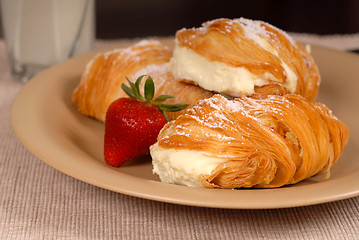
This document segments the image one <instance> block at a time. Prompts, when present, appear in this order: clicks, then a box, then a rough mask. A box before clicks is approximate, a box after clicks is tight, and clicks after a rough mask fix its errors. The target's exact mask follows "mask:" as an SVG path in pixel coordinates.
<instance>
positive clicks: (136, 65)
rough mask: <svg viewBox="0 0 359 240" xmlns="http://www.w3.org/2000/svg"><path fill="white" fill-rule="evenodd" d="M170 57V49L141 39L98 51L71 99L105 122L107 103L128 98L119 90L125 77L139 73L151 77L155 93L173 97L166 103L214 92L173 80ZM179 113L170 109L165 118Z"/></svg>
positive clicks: (80, 107) (90, 114)
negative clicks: (129, 44) (127, 45)
mask: <svg viewBox="0 0 359 240" xmlns="http://www.w3.org/2000/svg"><path fill="white" fill-rule="evenodd" d="M171 56H172V53H171V51H170V50H169V49H168V48H167V47H166V46H164V45H163V44H161V43H160V42H159V41H157V40H143V41H140V42H139V43H137V44H134V45H132V46H130V47H127V48H122V49H115V50H112V51H108V52H105V53H100V54H98V55H97V56H96V57H94V58H93V59H92V60H91V61H90V62H89V63H88V64H87V66H86V70H85V72H84V73H83V75H82V78H81V81H80V83H79V85H78V86H77V88H76V89H75V91H74V92H73V96H72V99H73V102H74V103H75V105H77V107H78V109H79V110H80V111H81V112H82V113H83V114H85V115H87V116H90V117H93V118H96V119H98V120H100V121H102V122H104V121H105V116H106V111H107V109H108V107H109V106H110V104H111V103H112V102H113V101H114V100H116V99H117V98H120V97H127V95H126V94H125V92H124V91H123V90H122V89H121V84H122V83H126V82H127V80H126V77H128V78H129V79H130V80H131V81H133V82H134V81H135V80H136V79H137V78H138V77H139V76H141V75H150V76H151V77H152V78H153V81H154V83H155V86H156V94H155V95H156V96H158V95H162V94H167V95H173V96H175V98H174V99H169V100H168V101H167V102H166V103H168V104H173V103H188V104H194V103H196V102H197V101H198V100H200V99H204V98H208V97H211V96H212V95H213V93H212V92H209V91H206V90H204V89H202V88H200V87H198V86H194V85H192V84H188V83H185V82H182V81H178V80H177V79H175V78H174V76H173V74H172V73H171V71H170V70H169V68H168V62H169V60H170V58H171ZM142 84H144V82H143V83H142ZM142 88H143V87H142V86H141V87H140V89H142ZM156 96H155V97H156ZM181 112H182V111H179V112H170V113H168V117H169V119H170V120H171V119H174V118H176V116H178V115H179V114H181Z"/></svg>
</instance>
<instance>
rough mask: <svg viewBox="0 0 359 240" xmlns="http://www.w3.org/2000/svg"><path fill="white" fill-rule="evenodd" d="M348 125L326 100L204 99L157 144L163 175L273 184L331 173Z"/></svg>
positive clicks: (201, 181)
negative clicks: (317, 101)
mask: <svg viewBox="0 0 359 240" xmlns="http://www.w3.org/2000/svg"><path fill="white" fill-rule="evenodd" d="M348 135H349V133H348V129H347V127H346V126H345V124H343V123H342V122H340V121H339V120H338V119H337V118H336V117H334V116H333V115H332V112H331V111H330V110H329V109H328V108H327V107H326V106H324V105H322V104H320V103H312V102H309V101H308V100H306V99H305V98H304V97H302V96H299V95H295V94H287V95H284V96H280V95H273V96H269V97H268V98H266V99H253V98H250V97H241V98H238V99H235V100H228V99H226V98H224V97H222V96H220V95H215V96H213V97H211V98H209V99H205V100H201V101H199V103H198V104H197V105H195V106H193V107H192V108H190V109H188V110H187V111H186V112H185V113H184V114H183V115H181V116H179V117H178V118H177V119H176V120H174V121H171V122H169V123H167V124H166V125H165V126H164V128H163V129H162V130H161V132H160V134H159V136H158V141H157V142H156V143H155V144H154V145H152V146H151V156H152V160H153V161H152V163H153V172H154V173H156V174H158V175H159V177H160V179H161V181H163V182H166V183H175V184H180V185H187V186H203V187H208V188H229V189H233V188H274V187H280V186H283V185H287V184H294V183H297V182H300V181H302V180H304V179H307V178H309V177H311V176H314V175H316V174H319V173H325V174H327V175H329V170H330V168H331V167H332V166H333V164H334V163H335V162H336V161H337V159H338V157H339V155H340V154H341V153H342V151H343V148H344V146H345V145H346V143H347V141H348Z"/></svg>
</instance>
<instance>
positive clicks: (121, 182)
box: [11, 45, 359, 209]
mask: <svg viewBox="0 0 359 240" xmlns="http://www.w3.org/2000/svg"><path fill="white" fill-rule="evenodd" d="M122 46H123V45H122ZM312 50H313V55H314V58H315V60H316V61H317V63H318V65H319V69H320V71H321V74H322V84H321V89H320V96H319V100H320V101H321V102H323V103H325V104H326V105H327V106H328V107H330V108H331V109H332V110H333V112H334V113H335V115H336V116H337V117H338V118H339V119H341V120H342V121H343V122H345V123H346V124H347V125H348V127H349V130H350V134H351V137H350V140H349V144H348V146H347V147H346V149H345V151H344V154H343V155H342V157H341V159H339V161H338V163H337V164H336V165H335V166H334V167H333V168H332V172H331V173H332V174H331V178H330V179H329V180H323V179H320V178H318V177H317V178H316V177H314V178H311V179H308V180H305V181H303V182H301V183H299V184H296V185H293V186H288V187H283V188H278V189H255V190H218V189H205V188H191V187H185V186H177V185H171V184H165V183H161V182H159V180H158V177H157V176H156V175H153V174H152V165H151V162H150V159H142V160H139V161H137V162H134V163H132V164H129V165H127V166H124V167H121V168H118V169H116V168H111V167H109V166H107V165H106V164H105V162H104V161H103V150H102V148H103V134H104V125H103V124H101V123H99V122H97V121H95V120H93V119H90V118H87V117H85V116H83V115H82V114H80V113H79V112H78V111H77V109H76V107H75V106H74V104H73V103H72V102H71V94H72V91H73V90H74V88H75V87H76V85H77V84H78V82H79V80H80V76H81V73H82V72H83V70H84V68H85V64H86V63H87V62H88V60H89V59H90V58H91V57H92V56H93V55H94V54H95V53H90V54H87V55H83V56H80V57H77V58H73V59H70V60H68V61H65V62H63V63H60V64H58V65H55V66H53V67H51V68H49V69H47V70H46V71H44V72H42V73H41V74H39V75H38V76H37V77H35V78H34V79H32V80H31V81H30V82H29V83H28V84H26V85H25V86H24V88H23V89H22V91H21V92H20V93H19V95H18V96H17V97H16V99H15V101H14V103H13V106H12V112H11V123H12V127H13V129H14V132H15V134H16V135H17V137H18V138H19V139H20V141H21V142H22V143H23V144H24V145H25V147H27V148H28V149H29V150H30V151H31V152H32V153H33V154H35V155H36V156H37V157H39V158H40V159H41V160H43V161H44V162H46V163H47V164H49V165H50V166H52V167H54V168H56V169H58V170H59V171H61V172H63V173H65V174H68V175H70V176H72V177H74V178H77V179H79V180H81V181H84V182H87V183H90V184H93V185H95V186H98V187H101V188H105V189H108V190H112V191H115V192H119V193H123V194H128V195H131V196H136V197H141V198H145V199H152V200H156V201H162V202H169V203H176V204H183V205H191V206H201V207H215V208H242V209H260V208H284V207H295V206H305V205H311V204H318V203H325V202H330V201H335V200H340V199H345V198H350V197H354V196H358V195H359V154H358V152H359V143H358V141H359V128H358V124H359V111H358V109H359V97H358V96H359V92H358V89H359V81H358V80H359V56H358V55H355V54H351V53H344V52H339V51H333V50H328V49H324V48H319V47H313V48H312Z"/></svg>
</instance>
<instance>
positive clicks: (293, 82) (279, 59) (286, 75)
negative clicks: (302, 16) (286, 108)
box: [171, 18, 320, 101]
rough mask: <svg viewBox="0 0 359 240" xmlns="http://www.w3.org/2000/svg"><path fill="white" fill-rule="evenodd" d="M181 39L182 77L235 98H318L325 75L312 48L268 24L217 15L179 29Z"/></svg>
mask: <svg viewBox="0 0 359 240" xmlns="http://www.w3.org/2000/svg"><path fill="white" fill-rule="evenodd" d="M175 41H176V43H175V48H174V52H173V57H172V60H171V62H172V67H173V73H174V75H175V77H176V78H179V79H185V80H186V81H189V82H193V83H195V84H198V85H199V86H201V87H203V88H204V89H207V90H210V91H215V92H219V93H224V94H228V95H231V96H233V97H239V96H252V97H256V98H262V97H265V96H267V95H271V94H276V95H278V94H280V95H283V94H288V93H295V94H299V95H302V96H304V97H305V98H307V99H308V100H310V101H313V100H314V99H315V98H316V95H317V92H318V87H319V82H320V76H319V72H318V69H317V66H316V64H315V62H314V61H313V59H312V57H311V55H310V49H309V47H304V46H302V45H301V44H299V43H297V42H295V41H294V40H293V39H292V38H291V37H290V36H288V35H287V34H286V33H285V32H284V31H282V30H279V29H277V28H276V27H274V26H272V25H270V24H268V23H265V22H262V21H254V20H249V19H245V18H239V19H234V20H230V19H217V20H213V21H209V22H205V23H204V24H203V25H202V27H200V28H192V29H182V30H179V31H177V33H176V40H175Z"/></svg>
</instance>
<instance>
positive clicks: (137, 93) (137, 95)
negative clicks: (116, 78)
mask: <svg viewBox="0 0 359 240" xmlns="http://www.w3.org/2000/svg"><path fill="white" fill-rule="evenodd" d="M139 78H141V77H139ZM139 78H138V79H139ZM126 79H127V81H128V83H129V84H130V87H131V90H132V92H133V94H134V95H135V98H136V99H137V100H139V101H143V100H144V99H143V97H142V95H141V93H140V89H139V88H137V87H136V84H137V81H138V79H137V80H136V84H135V83H133V82H131V81H130V80H129V79H128V78H127V77H126ZM141 79H142V78H141ZM139 82H141V80H140V81H139Z"/></svg>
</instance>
